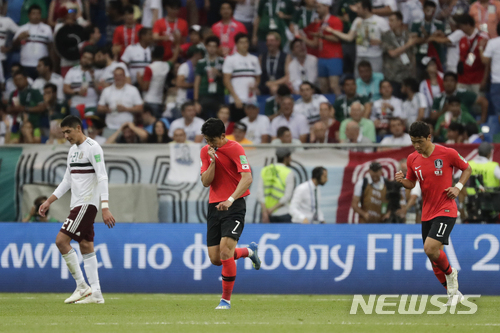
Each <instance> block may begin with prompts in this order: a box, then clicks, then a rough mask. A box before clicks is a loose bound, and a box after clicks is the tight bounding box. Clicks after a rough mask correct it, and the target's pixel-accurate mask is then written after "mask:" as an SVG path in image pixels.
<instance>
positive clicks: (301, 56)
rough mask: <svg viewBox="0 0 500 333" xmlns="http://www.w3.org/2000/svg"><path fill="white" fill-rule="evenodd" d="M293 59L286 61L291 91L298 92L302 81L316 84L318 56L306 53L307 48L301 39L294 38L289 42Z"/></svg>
mask: <svg viewBox="0 0 500 333" xmlns="http://www.w3.org/2000/svg"><path fill="white" fill-rule="evenodd" d="M290 49H291V50H292V55H293V59H292V61H290V62H289V63H288V68H287V72H288V74H289V75H290V83H291V84H292V87H293V92H294V93H295V94H299V90H300V85H301V84H302V82H304V81H308V82H311V83H312V84H313V85H316V84H317V82H318V58H316V57H315V56H313V55H311V54H308V53H307V48H306V45H305V43H304V41H302V40H301V39H295V40H294V41H293V42H292V43H291V44H290Z"/></svg>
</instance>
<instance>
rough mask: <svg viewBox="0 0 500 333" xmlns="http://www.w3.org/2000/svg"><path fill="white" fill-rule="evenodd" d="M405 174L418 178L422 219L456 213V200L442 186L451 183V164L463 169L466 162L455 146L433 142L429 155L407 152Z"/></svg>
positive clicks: (454, 214) (448, 185)
mask: <svg viewBox="0 0 500 333" xmlns="http://www.w3.org/2000/svg"><path fill="white" fill-rule="evenodd" d="M406 165H407V166H408V172H407V173H406V178H407V179H409V180H411V181H413V182H416V181H417V180H418V181H419V182H420V188H421V189H422V200H423V206H422V221H430V220H432V219H433V218H435V217H438V216H449V217H457V204H456V203H455V200H453V199H450V198H448V196H447V195H446V192H445V190H446V189H447V188H448V187H451V186H452V178H453V167H455V168H458V169H460V170H462V171H463V170H465V169H467V167H468V166H469V163H467V161H466V160H465V159H464V158H463V157H462V156H460V155H459V154H458V152H457V151H456V150H455V149H452V148H446V147H443V146H439V145H436V147H435V148H434V151H433V152H432V154H431V156H429V157H428V158H425V157H423V156H422V155H421V154H419V153H418V152H416V151H415V152H413V153H412V154H411V155H410V156H408V160H407V162H406Z"/></svg>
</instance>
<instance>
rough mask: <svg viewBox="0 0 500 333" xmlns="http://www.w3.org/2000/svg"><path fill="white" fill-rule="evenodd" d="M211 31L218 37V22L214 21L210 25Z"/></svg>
mask: <svg viewBox="0 0 500 333" xmlns="http://www.w3.org/2000/svg"><path fill="white" fill-rule="evenodd" d="M212 32H213V33H214V35H215V36H217V37H220V31H219V22H217V23H214V24H213V25H212Z"/></svg>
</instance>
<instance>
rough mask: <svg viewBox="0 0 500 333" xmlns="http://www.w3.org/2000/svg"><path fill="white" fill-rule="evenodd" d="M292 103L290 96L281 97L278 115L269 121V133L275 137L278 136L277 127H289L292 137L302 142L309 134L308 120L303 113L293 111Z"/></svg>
mask: <svg viewBox="0 0 500 333" xmlns="http://www.w3.org/2000/svg"><path fill="white" fill-rule="evenodd" d="M293 105H294V101H293V98H292V97H291V96H285V97H283V99H282V100H281V104H280V110H279V116H277V117H276V118H274V119H273V121H272V122H271V135H272V137H273V139H275V138H276V137H277V136H278V129H279V128H280V127H283V126H286V127H288V128H289V129H290V132H291V133H292V137H293V138H294V139H299V140H300V141H301V142H302V143H305V142H306V141H307V135H308V134H309V125H308V121H307V118H306V117H305V116H304V115H302V114H296V113H295V112H293V107H294V106H293Z"/></svg>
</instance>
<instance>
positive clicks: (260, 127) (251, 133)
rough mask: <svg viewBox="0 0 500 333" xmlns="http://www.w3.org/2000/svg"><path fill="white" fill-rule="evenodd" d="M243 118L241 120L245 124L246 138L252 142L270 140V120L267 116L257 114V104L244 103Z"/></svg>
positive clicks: (266, 141)
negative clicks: (244, 115)
mask: <svg viewBox="0 0 500 333" xmlns="http://www.w3.org/2000/svg"><path fill="white" fill-rule="evenodd" d="M245 114H246V115H247V116H246V117H245V118H243V119H241V122H242V123H243V124H245V125H246V126H247V134H246V138H247V139H248V140H250V141H252V142H253V143H254V144H261V143H269V142H270V141H271V122H270V121H269V118H268V117H266V116H264V115H261V114H259V105H258V104H257V103H255V104H247V105H245Z"/></svg>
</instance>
